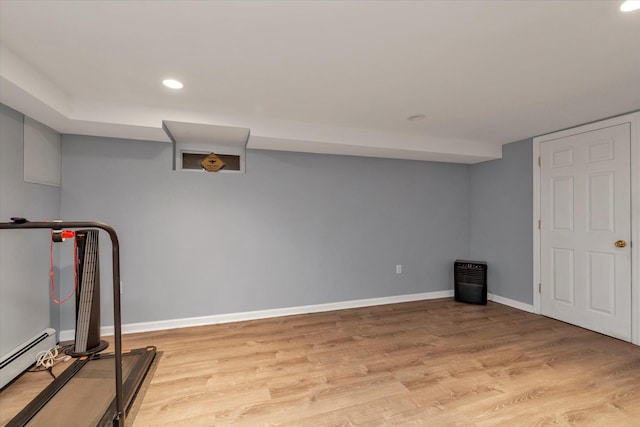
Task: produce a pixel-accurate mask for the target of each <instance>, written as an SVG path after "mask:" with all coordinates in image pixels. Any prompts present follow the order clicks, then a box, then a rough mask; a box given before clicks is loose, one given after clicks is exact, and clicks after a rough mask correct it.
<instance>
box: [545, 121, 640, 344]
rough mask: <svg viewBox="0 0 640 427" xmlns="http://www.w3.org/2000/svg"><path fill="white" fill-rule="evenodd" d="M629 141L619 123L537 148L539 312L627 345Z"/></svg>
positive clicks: (624, 126) (627, 129) (628, 134)
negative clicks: (618, 339) (538, 177)
mask: <svg viewBox="0 0 640 427" xmlns="http://www.w3.org/2000/svg"><path fill="white" fill-rule="evenodd" d="M630 142H631V129H630V125H629V124H628V123H624V124H620V125H616V126H610V127H605V128H601V129H597V130H593V131H589V132H583V133H578V134H575V135H570V136H565V137H562V138H558V139H553V140H550V141H545V142H542V143H541V144H540V158H541V165H540V215H541V224H540V281H541V292H540V312H541V313H542V314H544V315H546V316H549V317H553V318H555V319H558V320H562V321H564V322H568V323H571V324H574V325H578V326H582V327H585V328H588V329H591V330H594V331H597V332H601V333H603V334H607V335H611V336H614V337H616V338H620V339H624V340H627V341H629V340H631V305H632V304H631V301H632V300H631V296H632V295H631V247H630V240H631V161H630V159H631V153H630ZM625 245H626V246H625Z"/></svg>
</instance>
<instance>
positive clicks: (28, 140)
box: [24, 117, 61, 187]
mask: <svg viewBox="0 0 640 427" xmlns="http://www.w3.org/2000/svg"><path fill="white" fill-rule="evenodd" d="M24 180H25V181H26V182H33V183H36V184H45V185H53V186H56V187H60V184H61V175H60V134H59V133H58V132H56V131H54V130H53V129H51V128H49V127H47V126H45V125H43V124H41V123H39V122H36V121H35V120H33V119H30V118H29V117H25V118H24Z"/></svg>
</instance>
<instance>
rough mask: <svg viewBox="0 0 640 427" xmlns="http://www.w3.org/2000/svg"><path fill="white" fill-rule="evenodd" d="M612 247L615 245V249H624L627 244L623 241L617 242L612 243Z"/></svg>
mask: <svg viewBox="0 0 640 427" xmlns="http://www.w3.org/2000/svg"><path fill="white" fill-rule="evenodd" d="M614 245H616V248H624V247H626V246H627V242H625V241H624V240H618V241H617V242H615V243H614Z"/></svg>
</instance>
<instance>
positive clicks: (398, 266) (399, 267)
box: [396, 264, 402, 274]
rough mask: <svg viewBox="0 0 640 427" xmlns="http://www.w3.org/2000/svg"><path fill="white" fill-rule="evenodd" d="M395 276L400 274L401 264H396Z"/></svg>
mask: <svg viewBox="0 0 640 427" xmlns="http://www.w3.org/2000/svg"><path fill="white" fill-rule="evenodd" d="M396 274H402V264H396Z"/></svg>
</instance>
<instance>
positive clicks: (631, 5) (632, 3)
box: [620, 0, 640, 12]
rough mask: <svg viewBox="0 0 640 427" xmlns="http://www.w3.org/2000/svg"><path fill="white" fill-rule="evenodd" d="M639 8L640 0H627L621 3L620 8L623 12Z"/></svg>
mask: <svg viewBox="0 0 640 427" xmlns="http://www.w3.org/2000/svg"><path fill="white" fill-rule="evenodd" d="M637 9H640V1H638V0H627V1H625V2H624V3H622V5H620V10H621V11H623V12H631V11H634V10H637Z"/></svg>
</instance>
